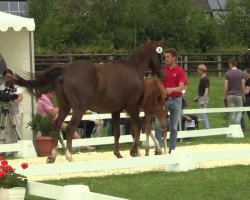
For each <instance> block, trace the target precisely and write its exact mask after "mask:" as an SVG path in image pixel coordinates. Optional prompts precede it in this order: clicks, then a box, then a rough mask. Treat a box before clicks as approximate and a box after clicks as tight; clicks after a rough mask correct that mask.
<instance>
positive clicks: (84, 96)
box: [14, 41, 162, 163]
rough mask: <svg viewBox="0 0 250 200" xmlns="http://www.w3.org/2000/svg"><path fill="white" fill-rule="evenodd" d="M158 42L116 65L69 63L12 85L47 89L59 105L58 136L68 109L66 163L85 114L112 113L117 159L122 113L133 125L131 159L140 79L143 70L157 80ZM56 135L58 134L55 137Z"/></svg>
mask: <svg viewBox="0 0 250 200" xmlns="http://www.w3.org/2000/svg"><path fill="white" fill-rule="evenodd" d="M158 46H162V42H159V43H157V42H152V41H148V42H147V43H146V44H144V45H142V46H140V47H138V48H137V49H136V50H135V51H134V52H133V53H132V54H131V55H130V56H128V57H127V58H123V59H120V60H118V61H114V62H110V63H106V64H99V65H98V64H95V63H93V62H90V61H84V60H79V61H73V62H71V63H68V64H66V65H65V66H64V67H62V66H51V67H49V68H48V69H46V70H45V71H44V72H43V73H41V74H39V75H36V76H35V79H34V80H25V79H24V78H22V77H20V76H18V75H16V78H15V80H14V81H15V83H16V84H18V85H20V86H23V87H26V88H27V89H28V90H29V91H33V89H41V88H42V87H44V86H46V85H51V86H52V88H53V89H54V91H55V93H56V97H57V99H58V103H59V113H58V117H57V120H56V122H55V127H54V130H55V132H56V133H58V132H59V130H60V127H61V124H62V123H63V121H64V120H65V118H66V116H67V115H68V114H69V112H70V109H72V111H73V114H72V118H71V120H70V122H69V124H68V126H67V128H66V133H67V134H66V135H67V150H66V159H67V160H68V161H72V155H71V152H72V138H73V134H74V132H75V129H76V128H77V126H78V124H79V123H80V121H81V119H82V116H83V114H84V113H85V112H86V110H92V111H94V112H97V113H112V126H113V134H114V137H115V146H114V154H115V155H116V156H117V157H118V158H121V157H122V156H121V154H120V152H119V138H120V130H119V129H120V126H119V122H120V112H121V111H123V110H126V112H127V113H128V114H129V115H130V116H131V119H132V122H133V132H134V135H133V136H134V144H133V147H132V149H131V151H130V155H131V156H138V155H139V148H138V146H139V142H140V129H141V122H140V118H139V113H140V102H141V101H142V99H143V94H144V85H143V78H144V74H145V71H146V69H147V68H150V69H151V70H152V72H153V74H156V75H158V76H160V75H161V74H160V72H161V66H160V63H161V60H160V56H159V54H158V53H157V52H156V48H157V47H158ZM56 135H58V134H56ZM57 143H58V138H56V140H55V142H54V147H55V148H54V150H53V151H52V155H51V156H49V157H48V162H50V163H51V162H54V161H55V159H56V156H57V150H56V147H57Z"/></svg>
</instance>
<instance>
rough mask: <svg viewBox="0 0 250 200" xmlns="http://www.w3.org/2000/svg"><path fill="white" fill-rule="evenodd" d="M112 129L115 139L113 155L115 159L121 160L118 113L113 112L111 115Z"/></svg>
mask: <svg viewBox="0 0 250 200" xmlns="http://www.w3.org/2000/svg"><path fill="white" fill-rule="evenodd" d="M112 128H113V135H114V137H115V146H114V154H115V156H116V157H117V158H122V156H121V154H120V144H119V139H120V112H113V113H112Z"/></svg>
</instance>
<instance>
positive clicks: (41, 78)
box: [13, 65, 63, 94]
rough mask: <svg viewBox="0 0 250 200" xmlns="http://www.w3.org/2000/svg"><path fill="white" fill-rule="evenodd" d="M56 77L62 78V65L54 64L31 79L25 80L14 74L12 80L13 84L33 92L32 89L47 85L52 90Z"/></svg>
mask: <svg viewBox="0 0 250 200" xmlns="http://www.w3.org/2000/svg"><path fill="white" fill-rule="evenodd" d="M58 79H61V80H63V67H62V66H58V65H55V66H51V67H49V68H48V69H46V70H44V71H43V72H42V73H40V74H37V75H34V78H33V79H31V80H27V79H25V78H23V77H21V76H19V75H17V74H16V75H15V77H14V80H13V82H14V84H17V85H20V86H22V87H25V88H26V89H27V90H28V91H29V92H30V93H32V94H34V91H33V90H34V89H39V90H40V89H42V88H46V87H47V86H50V89H51V90H53V89H54V88H53V87H54V83H55V81H56V80H58Z"/></svg>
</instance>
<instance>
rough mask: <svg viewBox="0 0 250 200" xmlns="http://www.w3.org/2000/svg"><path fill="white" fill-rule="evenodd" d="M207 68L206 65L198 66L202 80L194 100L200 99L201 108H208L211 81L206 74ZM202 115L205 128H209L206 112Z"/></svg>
mask: <svg viewBox="0 0 250 200" xmlns="http://www.w3.org/2000/svg"><path fill="white" fill-rule="evenodd" d="M206 71H207V68H206V66H205V65H203V64H201V65H199V66H198V68H197V72H198V74H199V75H200V82H199V87H198V96H196V97H195V98H194V101H198V103H199V107H200V108H207V104H208V100H209V97H208V94H209V87H210V82H209V78H208V76H207V75H206ZM201 117H202V119H203V123H204V128H205V129H209V121H208V117H207V114H206V113H202V114H201Z"/></svg>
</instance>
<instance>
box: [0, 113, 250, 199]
mask: <svg viewBox="0 0 250 200" xmlns="http://www.w3.org/2000/svg"><path fill="white" fill-rule="evenodd" d="M236 109H237V110H236ZM204 111H206V112H207V113H218V112H235V111H250V109H249V108H217V109H214V108H212V109H194V110H184V113H185V114H190V113H195V114H198V113H203V112H204ZM122 115H123V116H124V117H127V116H126V114H122ZM123 116H122V117H123ZM108 117H110V115H109V116H108ZM108 117H107V115H105V114H102V115H90V116H87V115H86V116H84V118H83V119H91V118H92V119H96V118H98V119H106V118H108ZM211 135H227V136H229V137H244V135H243V133H242V130H241V128H240V125H231V126H229V127H227V128H215V129H208V130H194V131H180V132H179V133H178V138H186V137H203V136H211ZM141 141H145V134H142V135H141ZM113 142H114V139H113V137H102V138H89V139H79V140H74V141H73V146H85V145H103V144H113ZM120 142H121V143H125V142H132V137H131V136H130V135H124V136H121V137H120ZM12 145H15V146H13V148H11V145H9V146H5V150H11V151H13V149H15V150H17V151H19V153H20V152H21V153H20V154H21V155H23V156H25V152H26V151H28V150H29V148H32V145H31V143H29V142H28V141H26V142H23V143H22V141H21V142H20V143H18V144H12ZM30 145H31V146H30ZM3 146H4V145H3ZM21 146H22V147H21ZM1 151H2V145H1ZM26 155H27V154H26ZM228 159H250V149H245V150H227V151H214V152H196V153H188V152H183V151H179V150H175V151H173V152H172V153H171V154H170V155H159V156H148V157H136V158H122V159H110V160H95V161H83V162H71V163H68V162H67V163H54V164H49V165H48V164H38V165H31V166H30V167H29V168H28V169H26V170H25V171H23V170H22V168H21V167H16V172H18V173H23V174H24V175H26V176H27V177H30V176H41V175H51V174H53V175H56V174H64V173H65V174H67V173H83V172H96V171H104V170H117V169H131V168H138V167H151V166H164V167H165V169H166V171H175V172H179V171H189V170H194V169H195V168H196V167H195V164H196V163H197V162H200V161H214V160H228ZM51 191H53V192H51ZM28 193H29V194H31V195H35V196H40V197H46V198H51V199H58V200H69V199H70V200H71V199H74V200H85V199H104V200H109V199H110V200H113V199H114V200H115V199H117V200H118V199H121V198H117V197H111V196H107V195H102V194H98V193H92V192H90V191H89V188H88V186H84V185H68V186H64V187H62V186H55V185H49V184H43V183H37V182H29V183H28Z"/></svg>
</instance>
